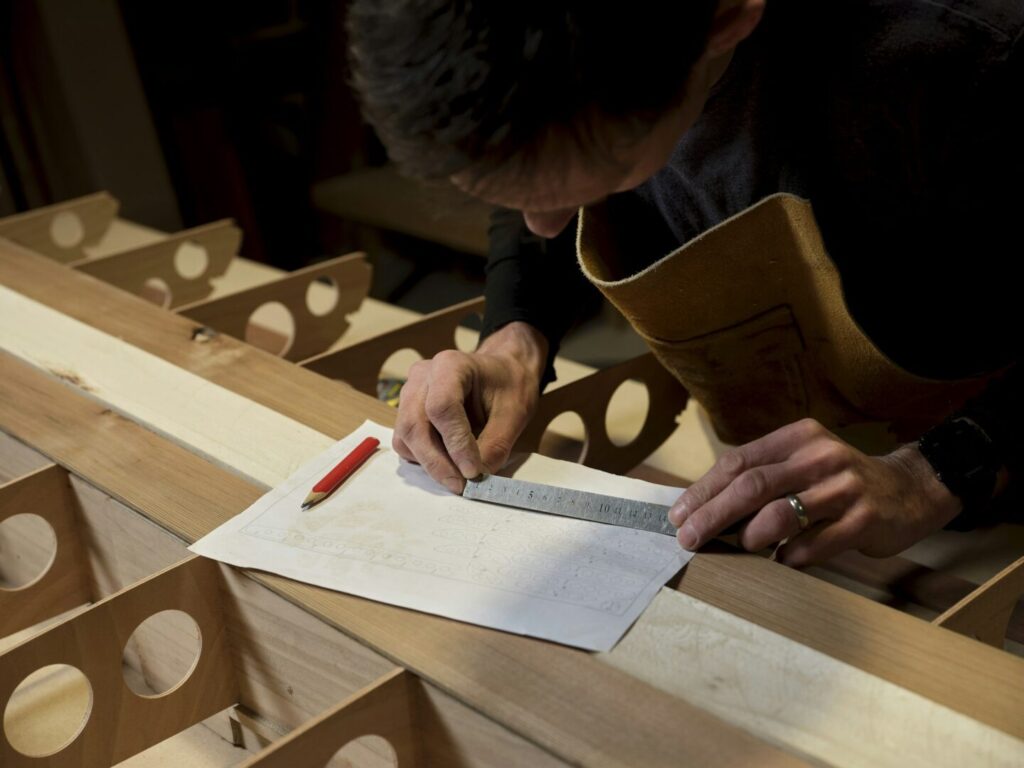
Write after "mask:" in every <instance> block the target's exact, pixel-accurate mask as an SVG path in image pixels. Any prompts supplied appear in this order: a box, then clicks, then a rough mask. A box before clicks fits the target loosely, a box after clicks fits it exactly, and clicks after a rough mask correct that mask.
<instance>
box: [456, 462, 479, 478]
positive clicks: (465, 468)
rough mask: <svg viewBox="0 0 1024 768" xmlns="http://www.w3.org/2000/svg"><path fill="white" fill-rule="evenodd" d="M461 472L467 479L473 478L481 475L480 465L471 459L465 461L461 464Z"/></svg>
mask: <svg viewBox="0 0 1024 768" xmlns="http://www.w3.org/2000/svg"><path fill="white" fill-rule="evenodd" d="M459 472H461V473H462V476H463V477H464V478H465V479H466V480H472V479H473V478H474V477H479V476H480V467H478V466H477V465H476V464H474V463H473V462H471V461H464V462H462V463H461V464H459Z"/></svg>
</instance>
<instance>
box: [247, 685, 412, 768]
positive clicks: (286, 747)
mask: <svg viewBox="0 0 1024 768" xmlns="http://www.w3.org/2000/svg"><path fill="white" fill-rule="evenodd" d="M418 685H419V684H418V681H417V680H416V678H415V677H414V676H413V675H411V674H409V673H408V672H406V671H405V670H404V669H398V670H395V671H394V672H392V673H390V674H388V675H386V676H385V677H383V678H382V679H381V680H379V681H378V682H376V683H374V684H373V685H370V686H368V687H367V688H364V689H363V690H361V691H359V692H357V693H355V694H353V695H352V696H350V697H349V698H348V699H346V700H345V701H343V702H341V703H340V704H338V705H337V706H336V707H333V708H332V709H330V710H328V711H327V712H325V713H324V714H322V715H320V716H319V717H317V718H315V719H313V720H312V721H310V722H309V723H307V724H305V725H303V726H302V727H301V728H297V729H295V730H294V731H292V732H291V733H290V734H288V735H287V736H286V737H284V738H283V739H281V740H280V741H278V742H276V743H275V744H272V745H271V746H270V747H268V748H267V749H266V750H265V751H263V752H261V753H260V754H259V755H256V756H255V757H252V758H250V759H249V760H246V761H245V762H244V763H243V764H242V766H243V768H256V767H257V766H259V768H304V767H305V766H309V767H310V768H320V766H324V765H326V764H327V761H328V760H330V759H331V758H332V757H333V756H334V754H335V753H336V752H337V751H338V750H340V749H341V748H342V747H344V746H345V745H346V744H348V743H349V742H350V741H352V740H354V739H357V738H359V737H360V736H367V735H376V736H382V737H383V738H385V739H386V740H387V741H388V743H389V744H390V745H391V747H392V748H393V749H394V750H395V757H396V758H397V764H398V765H399V766H401V767H402V768H406V767H407V766H408V768H417V767H418V766H425V765H427V762H426V760H425V759H424V750H423V748H422V746H421V738H422V735H423V734H422V729H420V728H418V723H417V718H416V710H417V708H418V707H417V699H418V697H419V691H418Z"/></svg>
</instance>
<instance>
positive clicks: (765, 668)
mask: <svg viewBox="0 0 1024 768" xmlns="http://www.w3.org/2000/svg"><path fill="white" fill-rule="evenodd" d="M749 627H750V625H749V624H747V623H746V622H743V621H742V620H740V619H738V618H737V617H735V616H732V615H731V614H729V613H726V612H725V611H722V610H720V609H718V608H715V607H713V606H710V605H708V604H707V603H702V602H700V601H698V600H695V599H694V598H692V597H690V596H689V595H685V594H680V593H679V592H673V591H671V590H668V589H664V590H662V591H661V593H660V594H659V595H658V597H657V598H656V599H655V601H654V603H653V604H652V605H651V607H650V608H648V610H647V611H646V612H645V614H644V618H643V620H642V621H640V622H638V623H637V625H636V626H635V627H634V628H633V630H632V631H631V632H630V633H629V635H627V636H626V638H625V639H624V640H623V641H622V642H621V643H620V644H619V645H618V647H616V648H615V649H614V650H613V651H612V652H611V653H608V654H602V655H601V657H600V658H601V659H602V661H604V662H605V663H607V664H611V665H612V666H614V667H616V668H618V669H622V670H624V671H627V672H630V673H631V674H634V675H636V676H637V677H639V678H641V679H643V680H646V681H647V682H649V683H651V684H652V685H655V686H657V687H659V688H661V689H662V690H665V691H668V692H669V693H672V694H674V695H676V696H679V697H681V698H683V699H685V700H686V701H690V702H692V703H695V704H700V705H704V706H706V707H707V708H709V709H710V710H711V711H712V712H714V713H715V714H716V715H718V716H719V717H721V718H722V719H723V720H726V721H728V722H732V723H735V724H737V725H741V726H743V727H746V728H749V729H750V730H751V731H753V732H754V733H757V734H758V735H760V736H762V737H763V738H765V739H768V740H770V741H774V742H777V743H783V744H788V745H791V747H793V748H795V749H797V750H799V751H800V752H802V753H804V754H806V755H809V756H810V757H812V758H815V759H817V760H820V761H822V762H823V763H836V764H841V765H844V766H851V767H852V766H858V767H862V768H882V767H883V766H891V767H892V768H911V766H917V767H918V768H932V766H938V765H949V766H963V765H985V766H997V765H998V766H1007V767H1008V768H1009V766H1014V765H1019V762H1020V759H1021V757H1022V756H1024V741H1021V740H1019V739H1016V738H1013V737H1011V736H1008V735H1007V734H1005V733H1003V732H1002V731H1000V730H997V729H995V728H992V727H990V726H985V725H982V724H980V723H978V722H977V721H976V720H972V719H971V718H969V717H966V716H964V715H960V714H957V713H955V712H953V711H951V710H950V709H948V708H947V707H944V706H942V705H940V704H936V703H935V702H933V701H931V700H929V699H926V698H924V697H923V696H920V695H919V694H916V693H913V692H911V691H908V690H906V689H905V688H900V687H899V686H896V685H894V684H893V683H890V682H889V681H887V680H883V679H882V678H880V677H874V676H865V675H863V674H862V673H860V671H859V670H857V669H856V668H855V667H852V666H850V665H848V664H846V663H844V662H841V661H838V660H836V659H834V658H832V657H830V656H828V655H827V654H824V653H821V652H818V651H814V650H811V649H807V648H804V649H803V650H802V651H801V652H800V653H799V654H794V653H793V652H792V648H791V644H790V643H789V642H788V641H786V640H785V639H784V638H783V637H782V636H781V635H778V634H776V633H753V632H751V631H750V629H749ZM680 658H685V659H687V660H690V661H691V662H692V663H687V664H680V663H678V659H680ZM778 659H786V660H787V662H788V663H785V664H779V663H778ZM730 667H736V668H737V669H739V670H742V672H741V673H738V674H731V675H730V674H724V673H723V670H726V669H729V668H730ZM1018 714H1019V713H1018ZM880 723H885V724H886V725H885V728H884V730H883V729H880V728H879V724H880ZM891 733H899V734H900V736H899V743H898V745H897V743H896V742H894V741H892V740H891V739H890V738H889V736H888V734H891Z"/></svg>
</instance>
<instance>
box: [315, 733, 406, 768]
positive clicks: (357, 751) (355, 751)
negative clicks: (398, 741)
mask: <svg viewBox="0 0 1024 768" xmlns="http://www.w3.org/2000/svg"><path fill="white" fill-rule="evenodd" d="M357 765H377V766H391V767H392V768H397V766H398V755H396V754H395V748H394V747H392V746H391V742H389V741H388V740H387V739H385V738H384V737H383V736H375V735H367V736H360V737H359V738H358V739H353V740H352V741H350V742H349V743H348V744H346V745H345V746H343V747H342V748H341V749H339V750H338V751H337V752H335V753H334V756H333V757H332V758H331V759H330V760H328V761H327V762H326V763H324V768H353V766H357Z"/></svg>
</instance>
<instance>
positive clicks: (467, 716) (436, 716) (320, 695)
mask: <svg viewBox="0 0 1024 768" xmlns="http://www.w3.org/2000/svg"><path fill="white" fill-rule="evenodd" d="M121 426H129V424H128V422H123V423H121ZM131 426H134V425H131ZM121 431H122V430H119V431H118V432H119V436H120V437H123V438H124V444H125V445H128V446H132V445H135V442H134V441H133V440H132V439H131V437H130V435H129V436H125V435H123V434H120V433H121ZM111 437H113V436H111ZM105 455H106V457H107V459H108V460H114V461H117V460H120V459H122V458H124V459H127V458H128V457H127V452H126V455H125V456H124V457H121V456H119V455H118V454H117V453H116V452H115V453H113V454H111V453H107V452H105ZM134 457H135V459H137V460H138V461H139V462H140V463H142V464H146V465H149V464H151V463H154V464H155V463H157V462H163V461H171V462H173V461H174V459H173V458H169V457H165V456H159V457H158V456H150V455H149V454H148V453H147V452H146V451H144V450H143V451H140V452H137V453H135V454H134ZM201 465H202V466H209V465H203V464H201ZM147 476H148V475H147ZM198 479H200V480H203V481H208V480H209V478H203V477H198ZM71 484H72V488H73V489H74V491H75V494H76V497H77V499H78V502H79V506H80V508H81V515H82V528H83V534H84V535H85V536H86V538H87V539H88V541H89V544H90V546H89V556H90V558H91V559H92V561H93V563H94V565H93V571H94V572H95V573H96V575H97V595H98V596H100V597H103V596H106V595H109V594H112V593H114V592H117V591H118V590H120V589H123V588H124V587H126V586H128V585H130V584H132V583H134V582H136V581H140V580H141V579H143V578H145V577H147V576H149V575H150V574H151V573H152V572H153V571H154V570H159V569H160V568H164V567H167V566H169V565H171V564H173V563H176V562H178V561H180V560H181V559H182V558H184V557H187V556H188V552H187V551H186V549H185V542H184V541H182V540H181V539H180V538H178V537H177V536H174V535H172V534H171V533H169V532H168V531H166V530H164V529H162V528H160V527H159V526H157V525H155V524H154V523H153V522H152V521H151V520H149V519H147V518H146V517H145V516H143V515H141V514H139V513H138V512H136V511H135V510H132V509H130V508H129V507H127V506H126V505H124V504H122V503H120V502H118V501H116V500H114V499H112V498H110V497H109V496H107V495H106V494H104V493H102V492H101V491H99V490H98V489H97V488H95V487H93V486H91V485H89V484H87V483H86V482H85V481H83V480H81V479H80V478H77V477H74V476H72V478H71ZM161 487H162V486H161ZM156 490H157V491H159V489H156ZM163 491H164V492H166V493H170V494H172V495H174V494H176V493H180V491H178V492H175V491H174V490H172V489H170V488H169V487H168V488H164V489H163ZM143 498H144V500H146V501H151V500H153V499H155V498H157V496H156V494H154V496H146V497H143ZM142 511H143V512H146V510H145V509H143V510H142ZM221 575H222V579H223V582H222V588H223V594H222V597H223V606H224V623H225V625H226V626H227V629H228V639H229V643H230V647H231V656H232V662H233V666H234V670H235V676H236V678H237V680H238V687H239V694H238V700H239V703H240V704H241V705H242V706H244V707H245V709H246V710H247V711H249V712H254V713H258V716H259V717H260V720H261V722H264V723H266V722H269V723H270V724H271V725H270V728H271V729H272V730H273V732H274V733H277V734H278V735H280V734H281V733H287V732H288V730H289V729H291V728H296V727H298V726H300V725H302V724H303V723H304V722H306V721H308V720H309V719H311V718H313V717H316V716H317V715H319V714H320V713H322V712H323V711H325V710H327V709H329V708H330V707H332V706H334V705H335V704H336V703H337V701H338V700H339V699H342V698H344V697H346V696H348V695H350V694H351V693H353V692H355V691H357V690H359V689H360V688H362V687H364V686H366V685H367V684H369V683H370V682H372V681H373V680H375V679H377V678H378V677H380V675H382V674H385V673H386V672H387V671H389V670H391V669H393V668H394V665H393V664H392V663H391V662H389V661H388V660H387V659H385V658H384V657H382V656H381V655H379V654H377V653H375V652H373V651H372V650H370V649H369V648H367V647H366V646H364V645H362V644H361V643H359V642H357V641H356V640H354V639H352V638H351V637H349V636H347V635H345V634H343V633H341V632H340V631H338V629H336V628H335V627H333V626H331V625H329V624H326V623H324V622H323V621H320V620H319V619H317V618H316V617H315V616H314V615H312V614H311V613H309V612H307V611H306V610H304V609H303V608H301V607H300V606H299V605H298V604H296V603H293V602H289V601H287V600H285V599H284V598H282V597H280V596H279V595H276V594H274V593H273V592H271V591H269V590H268V589H266V588H265V587H264V586H262V585H261V584H259V583H257V582H255V581H253V580H252V579H250V578H248V577H247V576H246V575H245V574H243V573H242V572H238V571H235V570H234V569H228V568H225V569H222V573H221ZM173 640H174V638H171V637H167V638H161V643H160V647H159V648H158V649H157V648H149V649H147V648H141V649H140V653H141V655H142V662H143V665H144V666H146V667H147V668H148V669H152V668H153V666H154V664H156V663H157V662H158V661H159V660H160V659H161V658H162V657H163V656H164V655H165V653H166V650H167V648H168V645H170V644H171V643H172V642H173ZM157 650H159V653H156V651H157ZM424 696H425V697H426V698H425V700H424V702H423V710H422V712H421V716H422V720H421V724H422V726H423V727H424V728H425V729H427V731H428V732H429V733H430V734H431V738H430V739H429V745H428V755H429V757H430V760H432V761H433V762H432V763H430V764H433V765H461V764H465V765H472V766H480V767H481V768H520V767H521V768H551V767H553V766H556V765H562V762H561V761H558V760H556V759H555V758H554V757H552V756H551V755H549V754H548V753H546V752H543V751H542V750H540V749H539V748H538V747H536V746H534V745H533V744H531V743H529V742H527V741H525V740H524V739H522V738H520V737H517V736H516V735H515V734H512V733H510V732H509V731H507V730H505V729H504V728H502V727H501V726H499V725H498V724H496V723H494V722H493V721H490V720H487V719H486V718H484V717H483V716H481V715H480V714H478V713H477V712H475V711H473V710H471V709H469V708H468V707H466V706H465V705H463V704H461V703H459V702H458V701H457V700H455V699H453V698H452V697H451V696H448V695H447V694H444V693H442V692H441V691H439V690H438V689H437V688H435V687H433V686H430V685H427V686H426V687H425V689H424ZM206 722H207V725H208V727H211V728H214V729H215V730H216V731H217V732H218V733H220V734H221V737H222V738H225V739H229V740H230V739H232V738H233V734H232V729H231V726H230V724H229V722H228V717H227V716H226V715H225V716H223V717H222V718H220V719H218V720H215V721H211V720H207V721H206Z"/></svg>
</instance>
